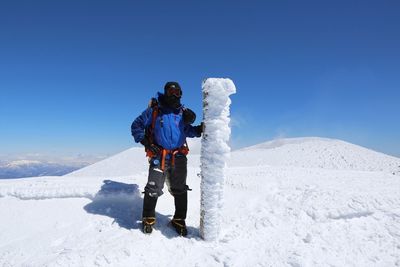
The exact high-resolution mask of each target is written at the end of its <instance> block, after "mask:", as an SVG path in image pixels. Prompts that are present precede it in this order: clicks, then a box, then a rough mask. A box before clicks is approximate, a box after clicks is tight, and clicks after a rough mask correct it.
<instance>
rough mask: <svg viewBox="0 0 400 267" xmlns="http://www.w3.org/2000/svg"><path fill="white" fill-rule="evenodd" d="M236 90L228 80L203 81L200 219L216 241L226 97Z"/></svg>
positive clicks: (224, 158)
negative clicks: (203, 126) (203, 125)
mask: <svg viewBox="0 0 400 267" xmlns="http://www.w3.org/2000/svg"><path fill="white" fill-rule="evenodd" d="M235 92H236V87H235V85H234V84H233V82H232V81H231V80H230V79H217V78H210V79H207V80H205V81H204V82H203V96H204V98H203V122H204V124H205V129H204V133H203V138H202V146H201V157H200V161H201V177H202V179H201V221H200V233H201V236H202V237H203V238H204V239H205V240H209V241H212V240H216V239H217V238H218V235H219V232H220V223H221V222H220V220H221V212H222V206H223V187H224V181H225V167H226V161H227V159H228V155H229V152H230V147H229V145H228V141H229V137H230V133H231V129H230V127H229V122H230V118H229V113H230V112H229V106H230V104H231V100H230V98H229V96H230V95H231V94H234V93H235Z"/></svg>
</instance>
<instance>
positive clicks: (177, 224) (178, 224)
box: [171, 217, 187, 236]
mask: <svg viewBox="0 0 400 267" xmlns="http://www.w3.org/2000/svg"><path fill="white" fill-rule="evenodd" d="M171 225H172V226H173V227H174V228H175V231H176V232H177V233H178V234H179V235H181V236H186V235H187V228H186V223H185V219H180V218H175V217H174V218H173V219H172V220H171Z"/></svg>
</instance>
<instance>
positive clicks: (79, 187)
mask: <svg viewBox="0 0 400 267" xmlns="http://www.w3.org/2000/svg"><path fill="white" fill-rule="evenodd" d="M132 177H135V176H130V177H119V179H120V180H123V181H125V180H126V181H129V180H131V179H132ZM108 181H109V180H107V179H104V178H103V177H97V178H94V177H79V178H71V177H67V176H63V177H59V176H43V177H40V178H35V179H33V178H27V179H18V180H9V179H7V180H1V181H0V182H1V183H0V198H5V197H13V198H17V199H21V200H44V199H64V198H87V199H91V200H93V199H95V198H99V197H113V198H125V197H128V198H129V196H130V193H129V192H127V191H115V190H112V187H110V186H109V189H108V190H107V191H104V190H103V191H102V192H101V194H99V187H100V186H101V185H102V184H107V182H108ZM60 185H62V186H60ZM108 185H109V183H108ZM110 188H111V190H110Z"/></svg>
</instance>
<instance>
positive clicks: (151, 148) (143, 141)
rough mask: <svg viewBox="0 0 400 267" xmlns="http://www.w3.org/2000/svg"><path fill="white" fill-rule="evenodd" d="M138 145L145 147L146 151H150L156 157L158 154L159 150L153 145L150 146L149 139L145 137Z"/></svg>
mask: <svg viewBox="0 0 400 267" xmlns="http://www.w3.org/2000/svg"><path fill="white" fill-rule="evenodd" d="M140 143H141V144H142V145H143V146H144V147H145V149H146V150H150V151H151V152H152V153H153V154H155V155H157V154H158V153H160V148H159V147H158V146H156V145H154V144H151V143H150V141H149V139H147V138H146V137H145V138H143V139H142V141H140Z"/></svg>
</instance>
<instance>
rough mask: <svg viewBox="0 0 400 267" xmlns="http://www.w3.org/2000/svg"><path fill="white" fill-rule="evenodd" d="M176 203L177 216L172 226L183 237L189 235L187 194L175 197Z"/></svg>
mask: <svg viewBox="0 0 400 267" xmlns="http://www.w3.org/2000/svg"><path fill="white" fill-rule="evenodd" d="M174 201H175V215H174V218H173V219H172V221H171V225H172V226H173V227H174V228H175V230H176V232H177V233H178V234H180V235H181V236H186V235H187V228H186V223H185V219H186V213H187V192H185V193H183V194H179V195H175V196H174Z"/></svg>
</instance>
